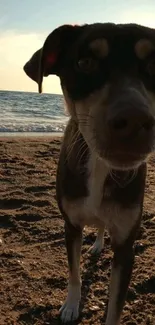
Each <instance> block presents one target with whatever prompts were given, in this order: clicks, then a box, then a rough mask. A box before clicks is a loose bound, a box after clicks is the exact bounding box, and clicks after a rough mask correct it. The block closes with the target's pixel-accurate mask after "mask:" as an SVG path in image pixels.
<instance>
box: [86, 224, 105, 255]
mask: <svg viewBox="0 0 155 325" xmlns="http://www.w3.org/2000/svg"><path fill="white" fill-rule="evenodd" d="M103 246H104V228H99V229H98V233H97V237H96V240H95V242H94V244H93V246H91V247H90V249H89V251H90V252H91V254H100V253H101V251H102V249H103Z"/></svg>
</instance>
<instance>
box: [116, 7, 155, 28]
mask: <svg viewBox="0 0 155 325" xmlns="http://www.w3.org/2000/svg"><path fill="white" fill-rule="evenodd" d="M147 9H148V10H147ZM119 17H120V19H119V20H121V22H123V23H127V22H128V23H136V24H140V25H144V26H148V27H151V28H155V18H154V11H153V12H151V10H150V8H146V10H141V9H140V8H134V10H128V11H127V10H126V11H122V13H121V15H120V16H119Z"/></svg>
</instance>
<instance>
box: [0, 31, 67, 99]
mask: <svg viewBox="0 0 155 325" xmlns="http://www.w3.org/2000/svg"><path fill="white" fill-rule="evenodd" d="M46 36H47V35H45V34H43V33H42V34H37V33H36V34H35V33H19V32H16V31H7V32H0V44H1V47H0V89H6V90H22V91H37V84H36V83H35V82H34V81H32V80H31V79H30V78H28V77H27V76H26V74H25V72H24V71H23V66H24V64H25V63H26V62H27V61H28V60H29V59H30V57H31V56H32V54H33V53H34V52H35V51H36V50H38V49H39V48H40V47H42V45H43V42H44V40H45V38H46ZM44 91H45V92H51V93H61V89H60V86H59V80H58V78H57V77H49V78H46V79H45V82H44Z"/></svg>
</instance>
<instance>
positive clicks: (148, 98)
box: [24, 23, 155, 325]
mask: <svg viewBox="0 0 155 325" xmlns="http://www.w3.org/2000/svg"><path fill="white" fill-rule="evenodd" d="M24 71H25V73H26V74H27V75H28V76H29V77H30V78H31V79H33V80H34V81H35V82H37V83H38V87H39V92H40V93H41V92H42V82H43V77H45V76H46V77H47V76H48V75H57V76H58V77H59V78H60V83H61V88H62V91H63V95H64V98H65V101H66V104H67V108H68V112H69V114H70V119H69V122H68V124H67V127H66V130H65V133H64V138H63V143H62V146H61V152H60V158H59V163H58V169H57V185H56V190H57V201H58V206H59V209H60V212H61V214H62V216H63V217H64V220H65V242H66V248H67V256H68V265H69V282H68V295H67V298H66V301H65V303H64V305H63V306H62V308H61V310H60V312H61V319H62V321H63V322H64V323H66V322H69V321H73V320H75V319H77V318H78V316H79V303H80V298H81V277H80V254H81V245H82V232H83V229H84V227H85V226H86V225H88V226H95V227H96V228H98V234H97V237H96V241H95V243H94V245H93V247H92V253H93V254H95V253H97V254H99V253H100V252H101V250H102V248H103V242H104V240H103V237H104V230H105V228H106V229H107V230H108V232H109V235H110V240H111V248H112V251H113V253H114V256H113V262H112V270H111V279H110V293H109V302H108V309H107V316H106V325H118V324H120V321H121V315H122V310H123V307H124V304H125V299H126V294H127V290H128V286H129V282H130V279H131V274H132V269H133V263H134V248H133V246H134V242H135V239H136V235H137V232H138V229H139V227H140V223H141V218H142V210H143V199H144V189H145V180H146V171H147V159H148V157H149V156H150V154H151V153H152V152H153V151H154V148H155V30H154V29H151V28H148V27H144V26H140V25H137V24H113V23H95V24H85V25H75V26H73V25H62V26H60V27H58V28H56V29H55V30H54V31H53V32H52V33H51V34H50V35H49V36H48V37H47V39H46V40H45V43H44V45H43V47H42V48H41V49H39V50H38V51H37V52H35V53H34V55H33V56H32V57H31V59H30V60H29V61H28V62H27V63H26V64H25V66H24Z"/></svg>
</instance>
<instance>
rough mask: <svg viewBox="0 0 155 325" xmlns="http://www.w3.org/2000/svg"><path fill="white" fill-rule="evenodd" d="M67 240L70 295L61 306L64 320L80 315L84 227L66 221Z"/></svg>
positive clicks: (70, 319) (67, 320)
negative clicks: (81, 258)
mask: <svg viewBox="0 0 155 325" xmlns="http://www.w3.org/2000/svg"><path fill="white" fill-rule="evenodd" d="M65 240H66V248H67V256H68V265H69V283H68V295H67V299H66V301H65V303H64V305H63V306H62V307H61V309H60V312H61V319H62V321H63V322H69V321H72V320H75V319H77V318H78V316H79V303H80V299H81V277H80V256H81V245H82V229H81V228H80V227H74V226H73V225H72V224H71V223H70V222H69V221H67V222H65Z"/></svg>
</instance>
